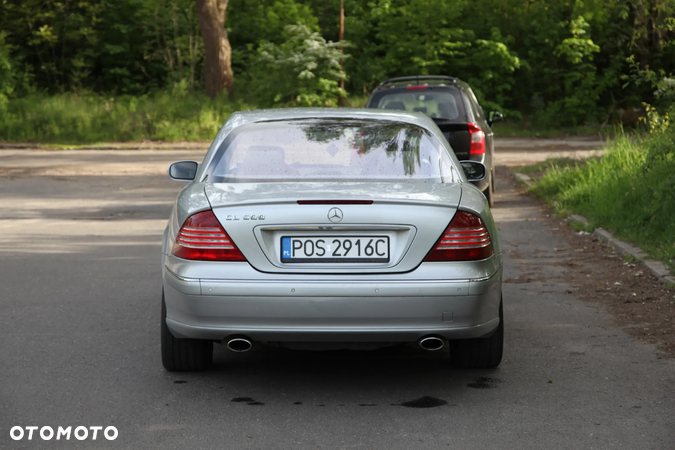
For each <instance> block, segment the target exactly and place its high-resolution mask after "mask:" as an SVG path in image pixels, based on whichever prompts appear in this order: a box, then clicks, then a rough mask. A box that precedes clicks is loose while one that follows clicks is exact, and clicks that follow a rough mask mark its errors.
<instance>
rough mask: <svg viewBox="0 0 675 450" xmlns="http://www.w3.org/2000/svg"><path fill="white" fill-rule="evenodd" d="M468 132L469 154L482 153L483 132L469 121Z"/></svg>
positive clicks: (483, 151) (483, 147)
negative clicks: (469, 136)
mask: <svg viewBox="0 0 675 450" xmlns="http://www.w3.org/2000/svg"><path fill="white" fill-rule="evenodd" d="M469 134H470V135H471V148H470V150H469V154H470V155H482V154H484V153H485V133H483V130H481V129H480V127H479V126H478V125H476V124H475V123H470V122H469Z"/></svg>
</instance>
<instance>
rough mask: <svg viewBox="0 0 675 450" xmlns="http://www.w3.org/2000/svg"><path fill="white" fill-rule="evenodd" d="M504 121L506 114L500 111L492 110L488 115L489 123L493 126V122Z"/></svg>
mask: <svg viewBox="0 0 675 450" xmlns="http://www.w3.org/2000/svg"><path fill="white" fill-rule="evenodd" d="M503 121H504V115H503V114H502V113H500V112H499V111H490V114H489V116H488V121H487V122H488V125H490V126H492V124H493V123H497V122H503Z"/></svg>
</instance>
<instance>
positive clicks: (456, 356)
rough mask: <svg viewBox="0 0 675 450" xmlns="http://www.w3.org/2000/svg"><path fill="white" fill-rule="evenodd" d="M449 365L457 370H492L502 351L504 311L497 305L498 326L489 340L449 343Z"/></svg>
mask: <svg viewBox="0 0 675 450" xmlns="http://www.w3.org/2000/svg"><path fill="white" fill-rule="evenodd" d="M449 347H450V364H451V365H452V367H456V368H458V369H494V368H495V367H497V366H498V365H499V363H501V362H502V353H503V351H504V309H503V306H502V303H500V304H499V325H497V329H496V330H495V332H494V333H493V334H492V336H490V337H489V338H481V339H462V340H456V341H450V342H449Z"/></svg>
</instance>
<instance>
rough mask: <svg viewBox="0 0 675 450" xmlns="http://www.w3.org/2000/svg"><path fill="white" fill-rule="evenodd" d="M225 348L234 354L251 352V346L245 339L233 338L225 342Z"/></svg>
mask: <svg viewBox="0 0 675 450" xmlns="http://www.w3.org/2000/svg"><path fill="white" fill-rule="evenodd" d="M226 345H227V348H229V349H230V350H232V351H233V352H236V353H243V352H247V351H249V350H251V347H253V344H252V343H251V341H249V340H248V339H246V338H234V339H230V340H229V341H227V344H226Z"/></svg>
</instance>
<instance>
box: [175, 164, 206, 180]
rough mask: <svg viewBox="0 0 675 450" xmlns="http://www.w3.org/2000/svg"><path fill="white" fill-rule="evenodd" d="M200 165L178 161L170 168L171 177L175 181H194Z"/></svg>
mask: <svg viewBox="0 0 675 450" xmlns="http://www.w3.org/2000/svg"><path fill="white" fill-rule="evenodd" d="M197 168H199V163H197V162H195V161H178V162H175V163H173V164H171V165H170V166H169V177H170V178H171V179H172V180H175V181H192V180H194V179H195V176H196V175H197Z"/></svg>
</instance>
